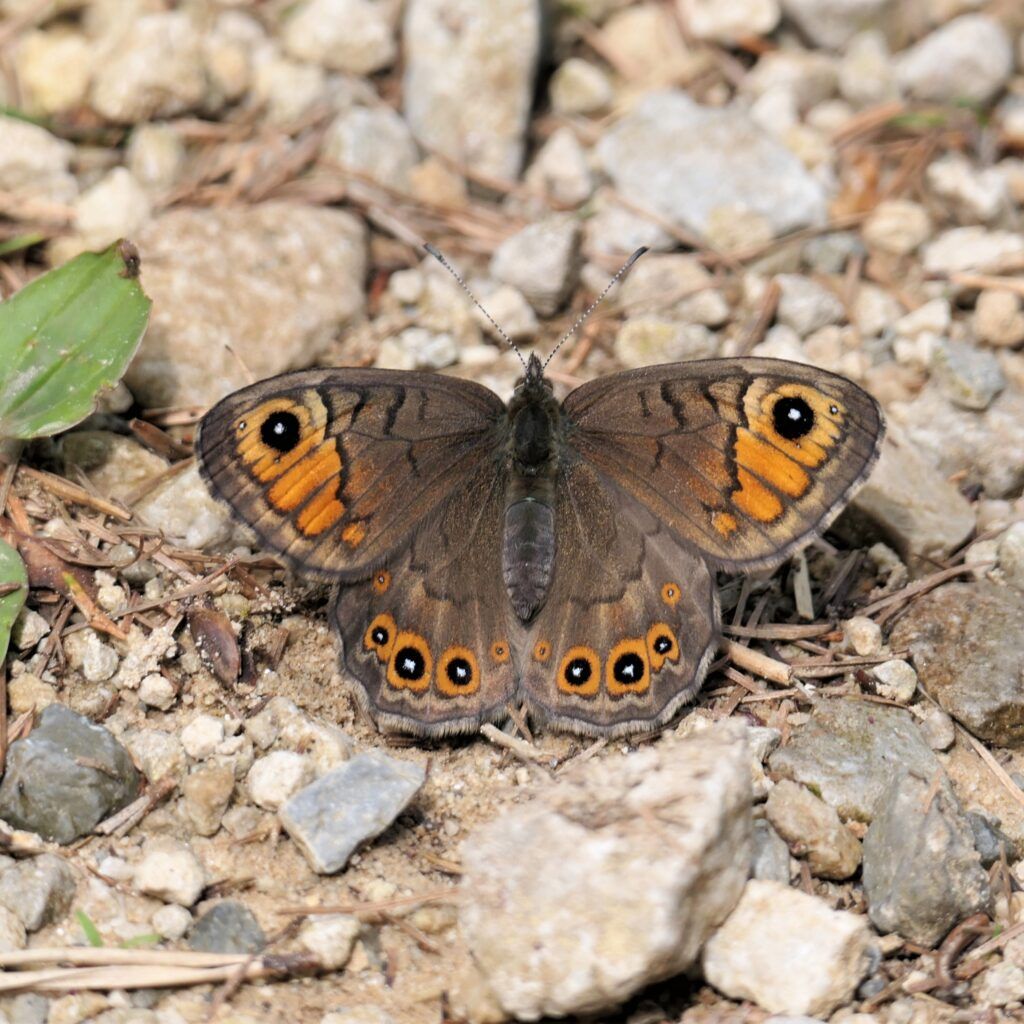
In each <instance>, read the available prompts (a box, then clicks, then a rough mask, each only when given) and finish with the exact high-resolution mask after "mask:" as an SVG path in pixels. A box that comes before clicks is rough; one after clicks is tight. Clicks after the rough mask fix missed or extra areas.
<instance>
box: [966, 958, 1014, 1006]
mask: <svg viewBox="0 0 1024 1024" xmlns="http://www.w3.org/2000/svg"><path fill="white" fill-rule="evenodd" d="M974 991H975V996H976V998H977V1000H978V1005H980V1006H993V1007H994V1006H1007V1005H1008V1004H1009V1003H1018V1002H1020V1001H1021V1000H1024V970H1022V969H1021V968H1020V967H1018V966H1017V965H1016V964H1011V963H1007V962H1006V961H1005V960H1004V961H1002V962H1001V963H998V964H994V965H993V966H991V967H989V969H988V970H987V971H985V972H984V973H983V974H982V975H981V977H980V979H979V980H978V982H977V984H976V986H975V990H974Z"/></svg>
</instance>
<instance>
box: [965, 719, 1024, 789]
mask: <svg viewBox="0 0 1024 1024" xmlns="http://www.w3.org/2000/svg"><path fill="white" fill-rule="evenodd" d="M956 730H957V732H958V733H960V735H962V736H963V737H965V738H966V740H967V742H968V743H969V744H970V745H971V746H972V747H973V748H974V750H975V752H976V753H977V755H978V756H979V757H980V758H981V759H982V761H984V762H985V765H986V767H987V768H988V769H989V771H991V772H992V774H993V775H994V776H995V777H996V779H997V780H998V781H999V784H1000V785H1001V786H1002V787H1003V788H1004V789H1005V790H1006V791H1007V793H1009V794H1010V796H1011V797H1012V798H1013V800H1014V801H1015V802H1016V803H1018V804H1020V806H1021V807H1024V792H1021V789H1020V787H1019V786H1018V785H1017V784H1016V783H1015V782H1014V781H1013V779H1011V778H1010V776H1009V774H1008V773H1007V771H1006V769H1005V768H1004V767H1003V766H1002V765H1001V764H1000V763H999V762H998V761H997V760H996V759H995V758H994V757H993V756H992V753H991V751H989V750H988V748H987V747H986V746H985V744H984V743H982V742H981V741H980V740H978V739H975V738H974V736H972V735H971V733H969V732H968V731H967V730H966V729H965V728H964V727H963V726H962V725H961V724H960V723H959V722H957V723H956Z"/></svg>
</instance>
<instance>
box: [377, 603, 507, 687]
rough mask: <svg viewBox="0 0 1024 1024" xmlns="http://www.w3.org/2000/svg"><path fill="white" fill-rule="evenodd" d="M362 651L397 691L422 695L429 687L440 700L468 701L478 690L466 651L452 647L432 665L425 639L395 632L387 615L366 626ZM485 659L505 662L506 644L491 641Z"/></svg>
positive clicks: (476, 668)
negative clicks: (372, 656) (380, 667)
mask: <svg viewBox="0 0 1024 1024" xmlns="http://www.w3.org/2000/svg"><path fill="white" fill-rule="evenodd" d="M363 647H364V648H365V649H366V650H367V651H372V652H373V653H374V654H375V655H376V656H377V660H378V661H380V662H381V664H382V665H383V666H384V675H385V679H387V681H388V683H389V684H390V685H391V686H393V687H395V688H396V689H398V690H411V691H412V692H413V693H424V692H426V691H427V690H428V689H429V688H430V685H431V683H433V685H434V688H435V689H436V690H437V692H438V693H439V694H440V695H441V696H443V697H468V696H471V695H472V694H474V693H476V692H477V690H479V689H480V683H481V678H482V677H481V672H480V664H479V661H478V659H477V656H476V654H474V653H473V651H472V650H471V649H470V648H469V647H465V646H463V645H462V644H452V645H451V646H450V647H446V648H445V649H444V650H443V651H442V652H441V653H440V654H439V655H438V657H437V658H436V662H435V658H434V654H433V651H432V650H431V647H430V644H429V643H428V641H427V639H426V638H425V637H423V636H421V635H420V634H419V633H416V632H413V631H412V630H408V629H399V627H398V626H397V624H396V623H395V619H394V617H393V616H392V615H391V614H390V612H381V613H380V614H379V615H377V616H376V617H375V618H374V619H373V621H372V622H371V623H370V625H369V626H367V628H366V632H365V633H364V634H363ZM489 656H490V659H491V661H492V662H493V663H494V664H495V665H501V664H504V663H505V662H507V661H508V660H509V657H510V649H509V645H508V642H507V641H504V640H497V641H495V642H494V643H493V644H491V647H490V651H489Z"/></svg>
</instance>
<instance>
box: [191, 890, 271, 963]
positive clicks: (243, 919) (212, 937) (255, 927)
mask: <svg viewBox="0 0 1024 1024" xmlns="http://www.w3.org/2000/svg"><path fill="white" fill-rule="evenodd" d="M188 944H189V947H190V948H191V949H194V950H197V951H198V952H205V953H258V952H259V951H260V950H261V949H262V948H263V947H264V946H265V945H266V944H267V938H266V936H265V935H264V934H263V929H262V928H261V927H260V925H259V922H258V921H257V920H256V918H255V916H254V915H253V912H252V911H251V910H250V909H249V908H248V907H247V906H245V904H244V903H238V902H237V901H236V900H224V902H223V903H218V904H217V905H216V906H214V907H211V908H210V909H209V910H207V911H206V912H205V913H204V914H203V915H202V916H201V917H199V918H198V920H197V921H196V923H195V927H194V928H193V929H192V934H191V935H189V938H188Z"/></svg>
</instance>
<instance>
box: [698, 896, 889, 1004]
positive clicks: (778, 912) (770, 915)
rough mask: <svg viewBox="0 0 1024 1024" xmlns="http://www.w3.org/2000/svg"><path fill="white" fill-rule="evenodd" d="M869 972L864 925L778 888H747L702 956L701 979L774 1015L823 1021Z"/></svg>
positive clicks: (821, 902)
mask: <svg viewBox="0 0 1024 1024" xmlns="http://www.w3.org/2000/svg"><path fill="white" fill-rule="evenodd" d="M870 964H871V938H870V932H869V931H868V928H867V925H866V923H865V921H864V918H863V917H861V916H859V915H857V914H851V913H849V912H847V911H844V910H832V909H830V908H829V906H828V904H827V903H826V902H825V901H824V900H822V899H819V898H818V897H817V896H809V895H807V893H803V892H797V890H795V889H790V888H789V887H788V886H786V885H781V884H779V883H778V882H759V881H752V882H748V883H747V887H746V888H745V889H744V890H743V896H742V897H741V899H740V902H739V905H738V906H737V907H736V909H735V910H734V911H733V912H732V913H731V914H730V915H729V917H728V919H727V920H726V921H725V923H724V924H723V925H722V927H721V928H719V930H718V931H717V932H715V934H714V935H713V936H712V937H711V940H710V941H709V942H708V944H707V946H706V947H705V949H704V956H703V959H702V966H703V968H704V977H705V978H706V979H707V980H708V981H709V982H710V983H711V984H712V985H714V986H715V988H717V989H718V990H719V991H720V992H724V993H725V994H726V995H727V996H729V997H730V998H733V999H750V1000H751V1001H752V1002H755V1003H757V1005H758V1006H760V1007H762V1008H763V1009H765V1010H768V1011H770V1012H772V1013H786V1014H807V1015H812V1016H815V1017H827V1016H828V1015H829V1014H830V1013H831V1012H832V1011H833V1010H835V1009H836V1008H837V1007H838V1006H841V1005H843V1004H844V1003H847V1002H849V1001H850V999H851V998H852V997H853V994H854V992H855V991H856V989H857V985H858V984H859V983H860V981H861V979H863V978H864V976H865V975H866V974H867V973H868V970H869V968H870Z"/></svg>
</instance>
